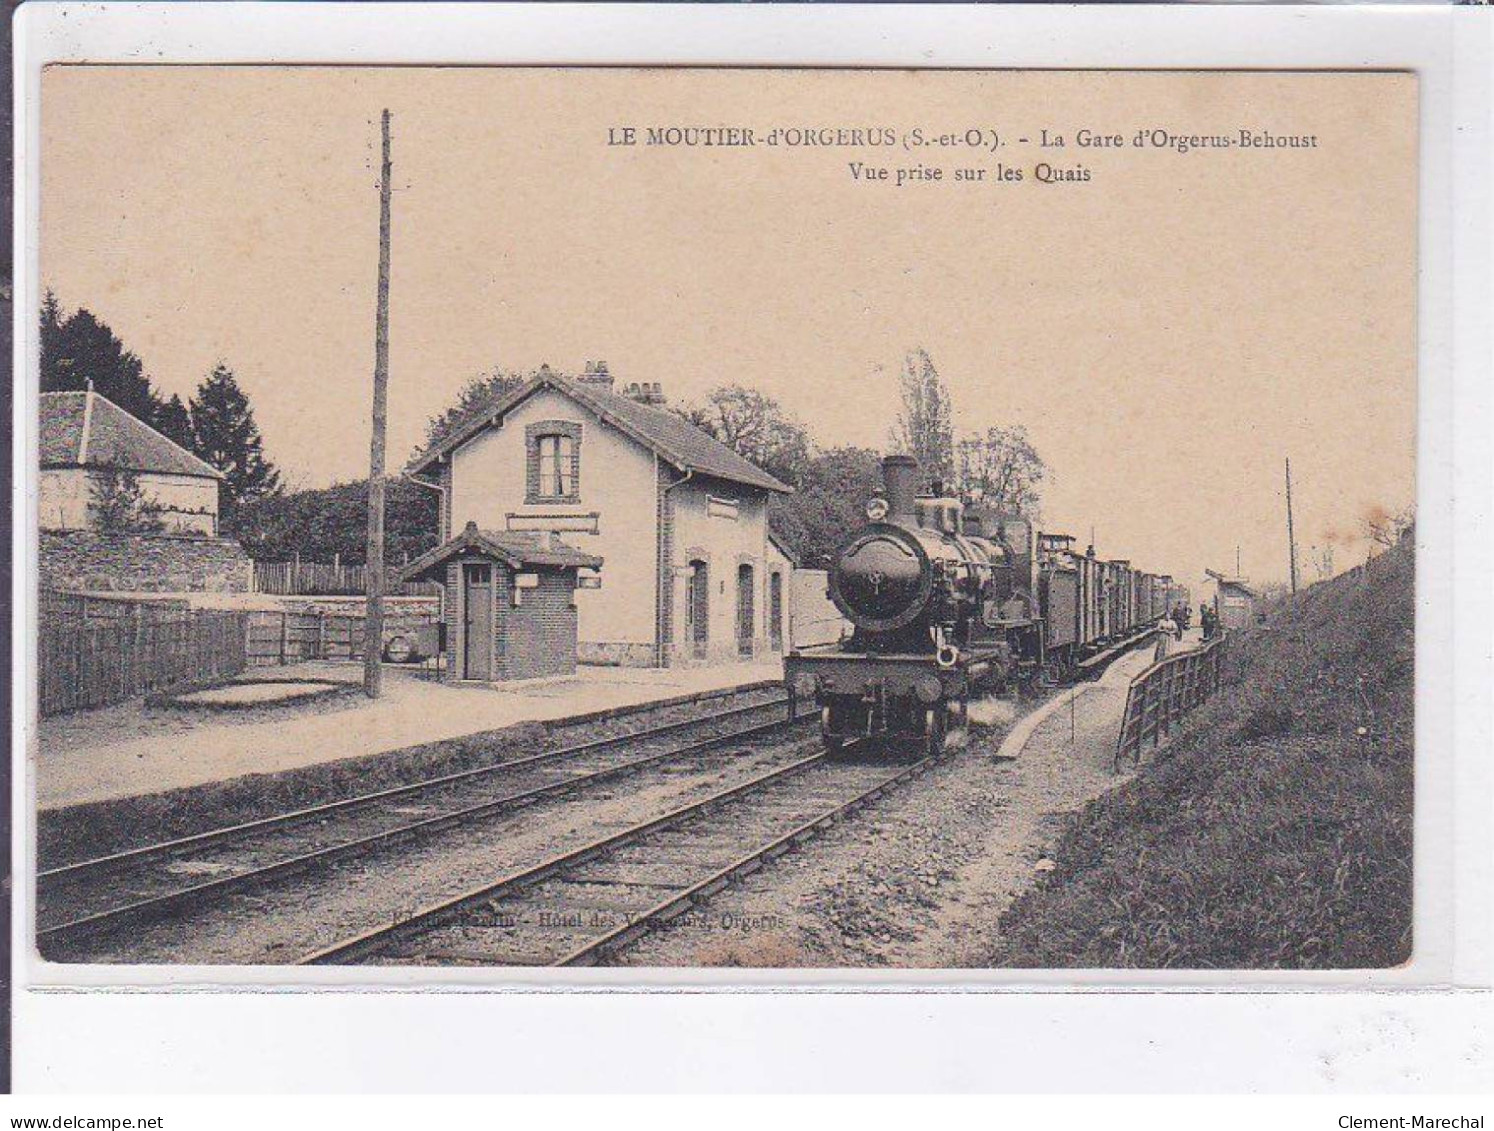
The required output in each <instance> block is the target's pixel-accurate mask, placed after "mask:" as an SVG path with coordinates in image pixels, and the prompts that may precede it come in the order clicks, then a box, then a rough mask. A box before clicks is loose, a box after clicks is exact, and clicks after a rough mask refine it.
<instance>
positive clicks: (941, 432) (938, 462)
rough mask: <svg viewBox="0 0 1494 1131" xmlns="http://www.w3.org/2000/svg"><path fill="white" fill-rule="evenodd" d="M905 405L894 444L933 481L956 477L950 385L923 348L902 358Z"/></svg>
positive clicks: (894, 436)
mask: <svg viewBox="0 0 1494 1131" xmlns="http://www.w3.org/2000/svg"><path fill="white" fill-rule="evenodd" d="M899 384H900V389H901V392H902V401H903V407H902V410H901V411H900V412H899V413H898V418H897V423H896V424H895V425H894V426H893V429H892V444H893V447H894V448H896V449H897V450H898V451H899V452H902V453H904V454H905V455H910V456H913V457H915V458H916V459H917V460H918V464H919V466H920V467H921V468H922V469H923V473H924V475H925V476H927V477H928V479H929V480H930V481H931V482H938V483H951V482H952V481H953V479H954V470H955V468H954V407H953V405H952V404H951V402H950V399H949V388H948V386H946V385H945V384H944V379H943V378H942V377H940V376H939V370H938V369H937V368H936V367H935V365H934V361H933V359H932V358H931V357H929V355H928V351H927V350H924V349H916V350H913V351H911V352H910V353H909V354H908V355H907V356H906V357H905V358H904V359H903V372H902V376H901V378H899Z"/></svg>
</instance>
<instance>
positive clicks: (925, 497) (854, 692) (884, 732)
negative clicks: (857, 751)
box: [784, 456, 1166, 753]
mask: <svg viewBox="0 0 1494 1131" xmlns="http://www.w3.org/2000/svg"><path fill="white" fill-rule="evenodd" d="M882 472H883V479H884V482H885V488H886V495H885V498H884V497H879V498H875V499H872V500H871V501H870V502H869V503H868V504H867V519H868V522H867V524H866V525H865V526H864V527H862V528H861V529H859V530H857V531H856V532H855V533H853V534H852V535H851V537H850V538H849V539H848V540H847V541H846V542H845V544H844V545H842V547H841V548H840V550H839V551H838V552H837V554H836V557H835V561H834V563H833V565H832V567H831V569H830V574H829V589H830V598H831V600H832V601H834V603H835V605H836V607H837V608H838V609H839V610H840V612H841V614H842V615H843V616H844V617H845V618H846V620H847V621H849V622H850V625H851V632H850V634H849V636H847V637H845V638H843V639H842V640H840V641H838V642H835V643H831V644H820V645H812V646H807V647H801V648H797V649H795V650H794V651H792V652H791V653H790V654H789V655H788V656H787V657H786V658H785V661H784V678H785V681H786V682H787V684H788V688H789V692H790V694H791V696H792V697H793V699H794V700H795V702H799V701H803V700H811V699H812V700H813V701H814V702H815V704H816V706H817V707H818V708H819V712H820V730H821V735H822V737H823V740H824V743H825V747H826V749H827V750H828V751H830V752H832V753H834V752H838V751H840V750H841V749H842V748H843V747H845V746H846V745H847V744H848V743H851V742H853V741H859V740H861V739H868V738H878V737H884V736H885V737H892V738H895V739H902V740H909V739H911V740H913V742H915V743H916V744H917V745H918V746H919V748H921V749H923V750H924V751H926V752H928V753H934V752H937V751H938V750H939V749H941V748H942V746H943V744H944V742H945V738H946V736H947V735H948V733H949V731H950V730H951V729H952V728H958V727H961V726H963V725H964V724H965V723H966V722H967V721H968V712H969V704H970V701H971V699H972V698H974V697H976V696H978V695H981V694H986V693H989V692H994V691H1001V690H1005V689H1007V688H1010V687H1013V686H1016V687H1021V686H1024V685H1028V684H1031V683H1034V682H1036V680H1037V679H1038V678H1039V677H1040V676H1046V677H1047V678H1048V679H1049V680H1050V681H1055V682H1056V681H1060V680H1064V679H1068V678H1071V677H1072V676H1073V675H1074V674H1075V673H1076V672H1077V671H1078V670H1080V669H1082V668H1083V667H1085V666H1087V665H1086V661H1089V660H1091V659H1092V658H1093V657H1095V656H1096V654H1097V653H1100V652H1103V651H1105V650H1107V649H1109V648H1114V647H1117V646H1119V645H1120V644H1123V643H1124V642H1125V641H1127V640H1128V639H1129V638H1130V637H1131V636H1132V635H1134V634H1135V632H1136V631H1137V630H1139V629H1140V628H1142V627H1143V626H1145V625H1147V624H1149V623H1150V622H1151V621H1152V620H1153V619H1155V618H1153V617H1152V616H1151V615H1150V614H1151V610H1152V606H1153V605H1154V604H1155V603H1156V601H1157V600H1158V592H1159V585H1158V582H1157V580H1156V579H1155V577H1153V576H1152V575H1149V574H1144V573H1142V572H1140V571H1138V570H1135V569H1133V568H1132V566H1131V564H1130V562H1128V561H1124V560H1119V561H1103V560H1101V559H1098V558H1096V557H1095V554H1094V548H1093V547H1090V548H1089V549H1088V550H1087V551H1086V552H1085V553H1084V554H1079V553H1076V552H1075V551H1074V549H1073V538H1071V537H1069V536H1068V535H1059V534H1038V533H1037V532H1035V531H1034V530H1033V528H1032V524H1031V522H1030V521H1029V520H1028V519H1027V518H1026V517H1025V516H1022V515H1019V514H1008V513H1001V512H997V511H994V510H992V509H990V508H987V507H983V506H981V505H979V504H972V505H966V504H963V503H961V501H960V500H958V499H955V498H951V497H947V496H945V495H944V494H943V493H942V492H941V491H940V490H939V489H938V487H937V485H936V486H935V489H934V491H933V492H932V493H931V494H921V493H920V491H919V488H920V486H921V485H922V477H921V473H920V470H919V467H918V463H917V461H916V460H914V459H912V458H911V457H908V456H889V457H888V458H887V459H886V460H884V461H883V467H882ZM1160 591H1161V592H1162V593H1164V594H1165V592H1166V590H1165V589H1161V590H1160Z"/></svg>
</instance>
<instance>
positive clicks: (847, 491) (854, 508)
mask: <svg viewBox="0 0 1494 1131" xmlns="http://www.w3.org/2000/svg"><path fill="white" fill-rule="evenodd" d="M881 493H882V457H881V456H880V455H879V454H878V453H876V452H874V451H870V450H868V449H866V448H832V449H831V450H829V451H827V452H821V453H818V454H816V455H814V456H812V457H810V458H809V459H808V460H807V461H806V463H805V466H804V470H803V473H802V474H801V475H800V477H799V483H798V487H797V489H796V490H795V492H794V493H793V494H792V495H789V496H787V497H786V498H779V497H775V498H774V500H773V503H772V506H771V509H770V511H769V520H770V521H771V523H772V525H773V531H774V533H775V534H777V535H778V536H779V537H780V538H781V539H783V541H784V542H785V543H787V545H788V547H789V549H791V550H793V551H794V553H795V555H796V556H797V557H798V558H799V561H800V563H801V564H803V565H804V566H805V567H806V568H809V569H825V568H827V567H828V566H829V565H830V561H831V559H832V558H833V557H834V556H835V551H836V549H837V548H838V547H839V546H840V544H841V543H842V542H844V541H845V539H846V536H847V535H848V534H849V533H850V532H851V531H853V530H855V529H857V528H858V527H859V526H861V525H862V524H863V523H864V522H865V521H866V511H865V507H866V501H867V500H868V499H870V498H872V497H873V496H874V495H880V494H881Z"/></svg>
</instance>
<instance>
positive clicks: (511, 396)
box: [406, 370, 792, 494]
mask: <svg viewBox="0 0 1494 1131" xmlns="http://www.w3.org/2000/svg"><path fill="white" fill-rule="evenodd" d="M543 388H551V389H554V390H555V391H556V392H558V393H560V394H561V395H562V396H566V397H569V398H570V399H571V400H574V401H576V402H577V403H578V404H581V405H583V406H584V407H586V408H588V409H590V410H591V411H592V412H593V413H595V414H596V416H597V417H598V419H600V420H601V421H603V422H604V423H606V424H610V425H612V426H613V427H615V428H616V429H618V431H620V432H622V433H624V434H625V435H627V436H629V437H631V438H632V439H633V440H635V441H637V442H638V443H640V444H642V445H643V446H644V447H646V448H648V449H649V450H651V451H653V452H655V453H657V454H658V455H659V457H660V458H662V459H663V460H664V461H665V462H667V463H669V464H671V465H672V466H674V467H677V468H679V470H681V471H693V472H696V473H697V474H700V475H709V476H712V477H714V478H716V479H724V480H727V481H728V482H732V483H745V484H747V485H748V486H750V487H760V488H762V489H763V490H765V491H774V492H777V493H780V494H789V493H791V491H792V488H790V487H788V486H787V485H786V484H784V483H781V482H779V481H778V480H777V479H775V478H774V477H773V476H771V475H769V474H768V473H767V472H766V471H764V470H763V469H762V468H760V467H758V466H757V464H755V463H753V462H752V461H751V460H748V459H745V458H743V457H742V456H739V455H738V454H737V453H736V452H734V451H732V450H731V449H730V448H728V447H727V446H726V445H725V444H723V443H722V442H721V441H720V440H718V439H716V437H714V436H712V435H710V434H709V433H708V432H705V431H703V430H702V429H700V428H697V427H696V426H695V425H693V424H691V423H690V422H689V421H688V420H685V419H684V418H683V417H680V416H677V415H676V414H675V413H672V412H670V411H669V410H668V409H665V408H659V407H658V406H656V405H649V404H642V403H640V402H638V401H635V400H633V399H631V398H629V397H624V396H619V395H618V394H617V393H614V392H612V391H611V390H610V389H608V388H607V387H605V386H603V385H601V384H597V383H593V382H588V381H575V380H571V379H570V378H568V377H562V376H561V375H560V374H558V373H553V372H550V371H548V370H542V371H541V372H540V373H539V374H538V375H537V376H535V377H532V378H530V379H529V380H528V381H526V382H525V383H524V384H523V385H520V386H519V387H518V388H517V389H514V390H513V391H512V392H510V393H508V394H507V395H505V396H502V397H499V398H498V399H497V400H496V401H494V402H493V404H492V405H491V406H489V407H488V408H487V409H486V410H485V411H484V412H482V413H480V414H479V415H478V416H477V417H476V418H475V419H473V420H472V421H470V422H469V423H468V424H466V425H465V426H464V427H462V428H459V429H457V431H456V432H454V433H452V434H451V435H450V436H448V437H447V438H446V439H445V440H443V441H441V443H439V444H437V445H435V446H434V447H432V448H429V449H427V450H426V451H424V452H422V453H421V454H420V455H418V456H416V457H415V459H414V460H413V461H412V462H411V463H410V466H409V467H408V468H407V469H406V471H407V473H408V474H410V475H420V474H421V473H423V472H425V471H426V470H427V469H428V468H429V467H430V466H431V465H432V464H433V463H436V462H438V461H439V460H440V459H442V458H443V457H444V456H446V455H447V454H449V453H450V452H453V451H455V450H456V449H457V448H460V447H461V446H462V445H463V444H465V443H466V442H467V441H468V440H470V439H472V438H473V437H474V436H476V435H477V434H478V433H480V432H482V431H483V430H484V429H486V428H489V427H491V426H492V425H494V424H498V423H500V422H501V420H502V417H503V415H504V414H505V413H506V412H508V411H509V410H510V409H512V408H514V407H515V406H516V405H518V404H519V403H520V402H522V401H524V400H526V399H528V398H529V397H530V396H532V395H533V394H534V393H536V392H538V391H539V390H540V389H543Z"/></svg>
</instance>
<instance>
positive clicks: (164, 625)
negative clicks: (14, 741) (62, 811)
mask: <svg viewBox="0 0 1494 1131" xmlns="http://www.w3.org/2000/svg"><path fill="white" fill-rule="evenodd" d="M246 617H247V614H246V613H242V612H219V611H208V610H202V609H196V610H182V609H171V610H151V611H144V610H141V611H137V612H136V613H134V614H133V615H130V616H119V617H113V618H106V619H98V620H91V619H89V618H88V617H86V616H84V615H82V614H81V613H64V614H62V615H50V616H48V617H46V618H44V619H43V620H42V621H41V623H40V625H39V627H38V642H37V649H38V654H37V667H38V671H39V673H40V688H39V697H40V700H41V703H40V707H41V713H42V715H43V716H44V717H46V716H51V715H60V714H63V713H64V712H67V711H76V710H81V709H83V708H86V707H104V706H107V705H109V704H111V703H122V702H124V701H125V700H127V699H133V698H135V697H136V696H138V695H144V694H145V693H146V692H149V691H161V690H166V689H169V688H173V687H180V686H184V685H190V684H194V683H206V682H210V681H213V680H219V679H227V678H229V677H231V676H235V675H238V674H239V673H240V672H242V671H243V670H244V668H245V666H246V665H247V663H248V655H247V649H246V647H245V645H246V642H247V639H248V631H247V623H246Z"/></svg>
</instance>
